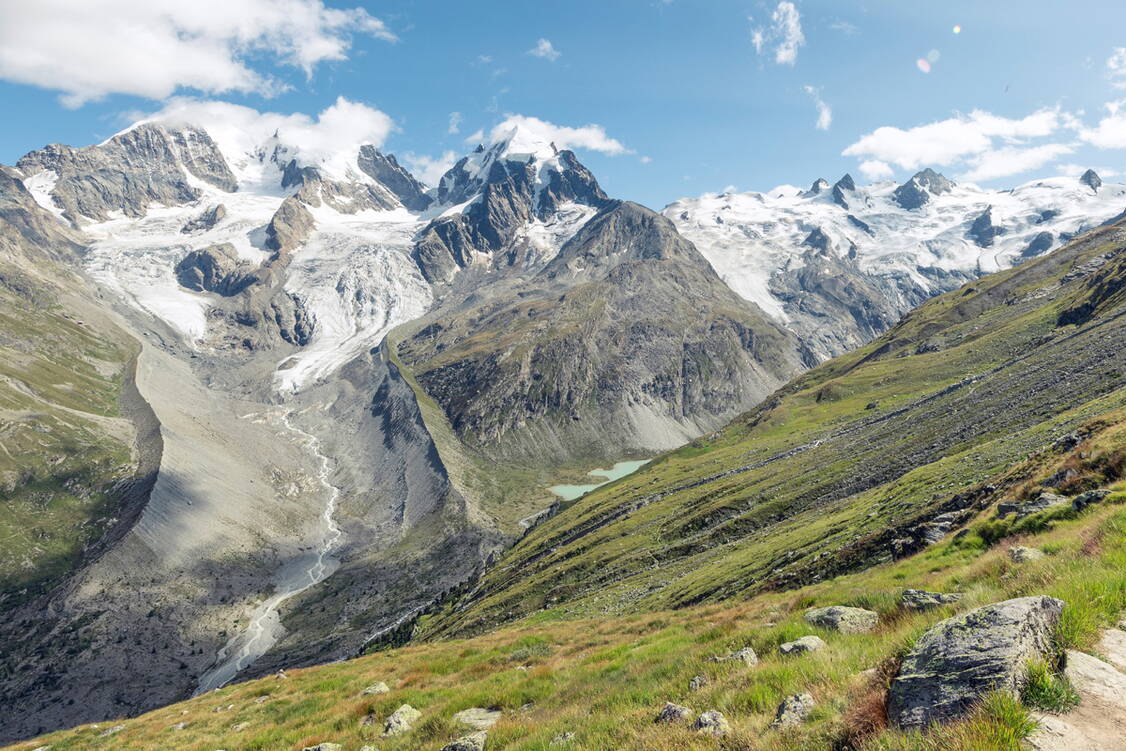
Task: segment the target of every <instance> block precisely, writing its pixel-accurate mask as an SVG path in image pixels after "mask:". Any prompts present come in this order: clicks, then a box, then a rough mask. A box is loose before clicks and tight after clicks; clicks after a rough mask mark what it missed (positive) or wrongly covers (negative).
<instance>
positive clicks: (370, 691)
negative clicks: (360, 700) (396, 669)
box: [360, 681, 391, 696]
mask: <svg viewBox="0 0 1126 751" xmlns="http://www.w3.org/2000/svg"><path fill="white" fill-rule="evenodd" d="M390 690H391V689H390V688H388V687H387V684H386V683H384V682H383V681H379V682H378V683H373V684H371V685H370V686H368V687H367V688H365V689H364V690H363V691H361V692H360V696H375V695H377V694H386V693H387V692H389V691H390Z"/></svg>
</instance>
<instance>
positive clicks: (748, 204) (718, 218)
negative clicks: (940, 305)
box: [662, 169, 1126, 359]
mask: <svg viewBox="0 0 1126 751" xmlns="http://www.w3.org/2000/svg"><path fill="white" fill-rule="evenodd" d="M1124 209H1126V185H1120V184H1110V183H1103V182H1102V180H1101V179H1099V177H1098V175H1096V174H1095V173H1094V172H1092V171H1088V172H1087V173H1086V174H1084V175H1083V176H1082V177H1081V178H1079V179H1076V178H1071V177H1054V178H1047V179H1043V180H1035V181H1032V182H1029V183H1026V184H1024V185H1021V186H1019V187H1016V188H1013V189H1012V190H985V189H981V188H978V187H976V186H974V185H962V184H956V183H954V182H953V181H950V180H947V179H946V178H945V177H943V176H942V175H940V174H937V173H935V172H934V171H933V170H929V169H927V170H923V171H921V172H919V173H918V174H916V175H914V176H913V177H912V178H911V179H910V180H908V181H907V182H906V183H904V184H902V185H896V184H895V183H891V182H880V183H876V184H873V185H868V186H858V185H856V184H855V182H854V181H853V179H852V177H851V176H849V175H845V176H844V177H842V178H841V179H840V180H838V181H837V182H836V183H835V184H832V185H830V184H829V182H828V181H826V180H817V181H816V182H814V184H813V185H812V186H811V187H810V188H809V189H808V190H801V189H799V188H796V187H793V186H781V187H779V188H776V189H774V190H772V191H770V192H768V193H757V192H749V193H721V194H705V195H703V196H700V197H699V198H685V199H682V200H679V201H676V202H675V203H672V204H670V205H669V206H667V207H666V208H665V209H664V210H663V212H662V213H663V214H664V215H665V216H667V217H668V218H669V219H671V220H672V221H673V222H674V223H675V224H676V226H677V228H678V229H679V230H680V232H681V233H682V234H683V235H684V236H685V237H687V238H689V239H690V240H691V241H692V242H693V243H695V245H696V247H697V248H699V250H700V252H701V253H703V254H704V256H705V257H706V258H707V259H708V260H709V261H710V262H711V264H712V266H713V267H714V268H715V269H716V271H717V272H718V273H719V274H720V276H721V277H722V278H723V280H724V281H725V282H727V283H728V284H729V285H730V286H731V287H732V289H734V290H735V291H736V292H738V293H739V294H740V295H742V296H743V297H744V298H746V299H747V300H750V301H752V302H754V303H756V304H757V305H759V306H760V307H761V308H762V309H763V310H765V311H766V312H767V313H769V314H770V315H771V316H773V317H774V318H775V319H777V320H779V321H783V322H785V323H786V324H787V325H788V326H790V327H792V328H793V329H795V330H796V331H798V332H799V334H800V336H801V337H802V338H803V339H805V340H806V341H807V343H808V344H809V346H810V347H811V349H812V350H813V352H815V353H816V355H817V357H818V358H822V359H823V358H827V357H831V356H834V355H837V354H840V353H842V352H844V351H847V350H848V349H851V348H853V347H855V346H858V345H859V344H862V343H864V342H865V341H867V340H869V339H871V338H872V337H873V336H875V335H877V334H879V333H881V332H882V331H883V330H884V329H886V328H888V327H889V326H890V325H892V324H893V323H895V321H896V320H898V318H899V317H900V316H901V315H902V314H903V313H905V312H907V311H908V310H910V309H911V308H913V307H914V306H915V305H917V304H919V303H920V302H921V301H922V300H924V299H926V298H927V297H929V296H931V295H934V294H938V293H941V292H945V291H948V290H950V289H954V288H956V287H958V286H959V285H961V284H963V283H964V282H965V281H967V280H970V279H973V278H976V277H978V276H981V275H982V274H987V273H990V272H994V271H998V270H1000V269H1005V268H1009V267H1011V266H1013V265H1014V264H1017V263H1020V262H1021V261H1023V260H1025V259H1028V258H1031V257H1034V256H1037V255H1041V254H1043V253H1046V252H1048V251H1049V250H1051V249H1053V248H1056V247H1058V246H1059V245H1060V244H1061V243H1063V242H1065V241H1066V240H1067V239H1069V238H1070V237H1073V236H1074V235H1076V234H1078V233H1080V232H1082V231H1084V230H1086V229H1090V228H1092V227H1096V226H1098V225H1099V224H1101V223H1103V222H1105V221H1106V220H1108V219H1111V218H1112V217H1115V216H1117V215H1119V214H1120V213H1122V211H1123V210H1124Z"/></svg>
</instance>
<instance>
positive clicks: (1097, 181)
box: [1079, 169, 1103, 193]
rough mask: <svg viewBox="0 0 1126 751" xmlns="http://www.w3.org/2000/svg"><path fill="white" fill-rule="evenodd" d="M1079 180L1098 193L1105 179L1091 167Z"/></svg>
mask: <svg viewBox="0 0 1126 751" xmlns="http://www.w3.org/2000/svg"><path fill="white" fill-rule="evenodd" d="M1079 182H1080V183H1081V184H1083V185H1086V186H1087V187H1088V188H1090V189H1091V190H1092V191H1093V192H1095V193H1098V192H1099V188H1101V187H1102V186H1103V179H1102V178H1101V177H1099V173H1098V172H1095V171H1094V170H1093V169H1089V170H1087V171H1086V172H1084V173H1083V175H1082V176H1081V177H1080V178H1079Z"/></svg>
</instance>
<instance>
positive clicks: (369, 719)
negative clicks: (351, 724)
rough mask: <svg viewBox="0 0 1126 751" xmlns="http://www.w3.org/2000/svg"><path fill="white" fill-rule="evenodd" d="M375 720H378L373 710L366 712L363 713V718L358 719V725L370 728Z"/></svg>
mask: <svg viewBox="0 0 1126 751" xmlns="http://www.w3.org/2000/svg"><path fill="white" fill-rule="evenodd" d="M376 722H378V720H377V719H376V716H375V712H368V713H367V714H366V715H364V719H362V720H360V727H362V728H370V727H371V726H372V725H374V724H375V723H376Z"/></svg>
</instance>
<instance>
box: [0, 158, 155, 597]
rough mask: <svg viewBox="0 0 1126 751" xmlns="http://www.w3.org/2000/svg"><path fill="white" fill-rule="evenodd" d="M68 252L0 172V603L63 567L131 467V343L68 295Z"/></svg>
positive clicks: (98, 533)
mask: <svg viewBox="0 0 1126 751" xmlns="http://www.w3.org/2000/svg"><path fill="white" fill-rule="evenodd" d="M76 247H77V246H76V245H75V244H74V241H73V239H72V238H71V237H70V236H69V234H68V233H66V232H65V231H64V230H63V229H62V228H61V226H60V225H58V224H57V223H56V222H55V220H54V218H53V217H50V216H49V215H47V214H46V212H43V211H42V210H40V209H38V207H36V206H35V205H34V202H33V201H31V197H30V196H29V195H27V194H26V191H24V190H23V188H22V186H20V185H19V184H18V183H16V182H15V181H14V180H11V178H10V177H9V176H8V175H6V174H4V173H0V602H7V603H11V602H13V601H14V600H16V599H19V598H22V597H26V596H30V595H32V594H35V593H36V592H38V591H41V590H42V589H44V588H45V587H47V586H48V585H49V584H50V583H51V582H53V581H56V580H57V579H58V577H59V576H61V575H62V574H64V573H65V572H66V571H68V570H69V569H70V568H71V567H72V566H73V565H74V563H75V562H76V561H77V560H78V559H79V558H80V557H81V555H82V554H83V552H84V551H85V550H86V549H87V547H88V546H89V545H91V544H92V543H93V542H95V541H96V540H98V539H99V538H101V537H102V535H103V534H105V532H106V531H107V530H108V529H109V528H110V527H111V526H112V524H113V523H114V521H115V517H116V516H117V515H118V513H119V511H120V509H119V508H118V504H119V502H120V496H121V492H120V491H121V489H122V483H123V482H124V481H126V480H128V479H130V478H131V477H132V473H133V470H134V463H133V458H132V456H131V453H132V440H133V426H132V425H131V424H130V422H129V421H128V420H126V419H124V418H123V417H122V416H121V414H122V413H121V405H120V402H119V397H120V395H121V393H122V389H123V386H124V383H125V381H126V378H127V376H128V368H129V363H130V361H131V359H132V358H133V357H134V356H135V354H136V351H137V344H136V342H134V341H133V340H132V339H130V338H129V337H128V336H127V335H126V334H125V333H124V332H123V331H121V330H120V329H118V328H117V327H116V326H114V325H112V324H110V323H108V322H107V321H106V320H105V319H104V318H103V317H101V316H98V315H97V314H96V312H95V311H94V310H93V306H90V305H89V304H83V303H82V301H81V300H80V299H78V298H77V296H76V295H75V294H74V290H75V289H77V286H76V285H75V282H74V280H73V277H72V276H71V274H70V272H68V271H66V270H65V268H64V266H63V265H62V264H60V263H59V262H58V261H57V260H56V258H55V257H54V254H59V253H62V254H65V253H68V252H74V251H75V248H76ZM91 314H93V315H91Z"/></svg>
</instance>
